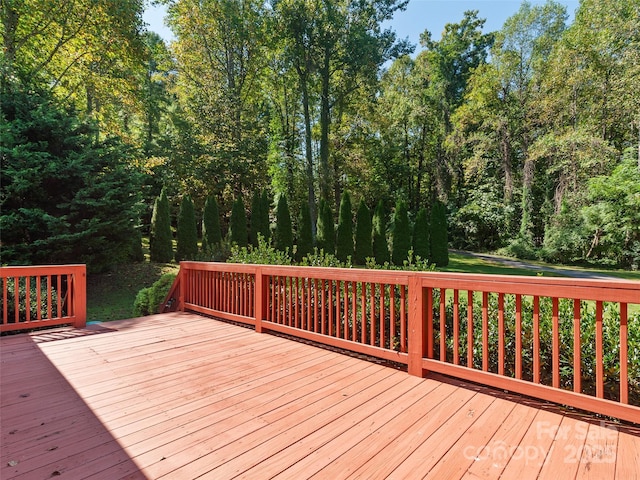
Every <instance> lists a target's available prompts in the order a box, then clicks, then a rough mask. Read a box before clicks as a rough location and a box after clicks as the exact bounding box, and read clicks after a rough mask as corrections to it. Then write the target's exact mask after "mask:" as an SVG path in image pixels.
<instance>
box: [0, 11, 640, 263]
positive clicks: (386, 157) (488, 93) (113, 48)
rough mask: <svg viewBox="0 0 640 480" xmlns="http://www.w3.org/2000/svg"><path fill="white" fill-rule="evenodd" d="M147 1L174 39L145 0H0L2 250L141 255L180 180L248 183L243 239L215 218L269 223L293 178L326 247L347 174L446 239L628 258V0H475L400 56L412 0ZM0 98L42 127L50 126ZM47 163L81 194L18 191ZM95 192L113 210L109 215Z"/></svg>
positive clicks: (181, 191)
mask: <svg viewBox="0 0 640 480" xmlns="http://www.w3.org/2000/svg"><path fill="white" fill-rule="evenodd" d="M161 3H163V4H165V5H167V8H168V17H167V19H166V21H167V23H168V25H169V26H170V27H171V29H172V31H173V34H174V36H175V41H174V42H172V44H171V45H170V46H167V45H166V44H165V42H164V41H163V40H162V39H161V38H160V37H158V36H157V35H155V34H153V33H151V32H145V31H144V27H143V22H142V11H143V8H144V2H142V1H141V0H130V1H126V2H121V1H116V0H95V1H94V0H92V1H88V0H69V1H66V2H50V1H48V0H25V1H22V2H15V1H5V2H2V4H1V7H0V8H1V9H2V10H1V11H2V19H3V21H2V24H1V25H0V33H1V34H2V40H3V49H2V53H1V54H0V76H1V78H0V83H1V85H2V89H3V93H5V94H7V98H3V101H2V105H3V107H2V108H3V112H5V114H4V117H3V120H2V122H3V134H2V135H3V138H2V144H3V146H7V145H8V147H6V150H7V151H8V150H11V157H7V158H9V159H10V160H11V162H12V163H11V164H9V163H7V166H6V171H4V170H3V172H2V173H3V192H2V202H3V205H2V206H3V209H2V216H3V220H2V221H3V224H2V227H3V261H4V258H7V259H9V260H8V261H11V262H20V263H27V262H29V263H41V262H44V261H53V260H50V258H51V248H50V247H51V245H53V242H55V243H56V252H55V253H56V255H55V260H56V261H68V260H67V259H70V260H69V261H73V262H77V261H88V262H90V263H91V264H93V265H94V267H93V268H99V269H100V268H106V266H107V265H106V264H107V263H113V262H116V263H117V262H119V261H122V259H126V258H127V257H137V258H140V252H139V245H138V244H137V239H138V238H139V233H136V232H134V229H135V228H138V227H139V226H141V227H142V232H143V233H146V232H147V231H148V230H149V228H150V223H151V222H150V220H151V218H150V217H151V216H150V215H149V213H150V212H151V210H152V205H153V201H154V198H155V197H156V196H158V195H159V194H160V190H161V188H163V187H164V188H166V195H167V200H168V202H169V204H168V210H170V211H171V212H176V211H177V210H178V206H179V200H180V199H182V198H183V197H185V196H186V195H189V196H190V197H191V198H192V200H193V202H194V205H195V208H197V210H198V212H200V211H202V209H203V208H204V205H205V202H206V200H207V198H209V197H215V198H216V199H217V201H218V205H219V208H220V211H221V212H229V211H231V210H232V205H233V204H234V203H235V199H238V198H243V199H245V200H246V201H248V199H249V198H253V201H252V207H251V217H250V220H251V223H250V227H251V228H250V235H249V232H247V235H246V237H247V239H246V240H245V239H244V237H245V235H244V233H240V232H239V231H238V228H239V227H238V225H236V226H235V227H234V226H233V225H227V221H229V223H233V222H236V221H237V215H233V214H232V215H231V216H230V218H228V217H227V216H226V214H225V215H221V223H222V225H221V227H222V228H221V230H223V231H227V227H228V226H229V227H230V228H229V230H230V231H231V232H232V233H233V232H235V233H234V235H235V234H238V235H239V237H242V238H238V239H237V240H236V241H237V242H238V243H239V244H240V245H244V244H245V243H246V241H247V240H249V237H250V241H251V243H252V244H253V245H256V244H257V238H258V233H262V235H263V236H264V237H265V238H266V239H268V237H269V235H270V231H269V216H268V215H269V212H268V208H266V209H265V208H264V205H266V202H264V200H265V197H268V198H278V197H279V196H280V195H282V194H285V195H286V196H287V199H288V202H289V207H290V209H291V214H292V215H293V217H294V218H296V219H297V218H300V219H301V223H302V217H301V212H302V211H303V210H304V209H307V210H308V211H309V214H310V220H311V227H312V229H311V230H312V232H311V237H312V238H313V237H316V238H317V242H318V247H319V248H320V249H321V250H324V251H325V252H326V253H331V254H333V253H334V252H336V253H338V252H337V250H336V245H335V242H336V238H335V232H334V221H335V219H334V218H333V215H331V218H329V216H328V215H327V211H328V212H336V211H338V208H339V202H340V194H341V193H342V192H346V191H349V192H350V195H352V198H351V201H352V202H353V204H354V205H355V204H358V205H359V204H360V203H361V201H362V200H364V201H365V202H367V203H368V205H369V207H372V206H373V202H374V201H382V204H383V206H384V208H386V209H387V213H388V212H389V211H390V207H391V206H392V205H394V204H397V203H398V202H399V201H401V202H404V203H405V204H406V207H407V213H408V217H409V218H410V219H413V218H417V217H416V215H417V213H418V211H419V210H420V208H421V207H423V206H424V207H426V208H427V210H431V209H432V208H434V206H435V205H436V203H435V202H436V201H439V202H442V203H443V204H444V205H445V207H446V209H445V211H446V216H447V218H446V224H447V225H449V232H448V238H449V241H450V244H451V246H452V247H457V248H464V249H472V250H498V249H502V251H503V252H504V253H507V254H510V255H518V256H522V257H529V258H542V259H547V260H551V261H554V262H589V263H597V264H601V265H605V266H619V267H624V268H638V265H639V264H640V260H639V257H640V253H639V252H640V240H639V239H638V231H637V225H639V224H640V214H639V213H638V208H637V194H635V193H633V192H636V191H637V185H638V183H639V182H638V175H639V168H640V166H639V165H638V128H639V126H640V124H639V123H638V122H639V121H640V119H639V118H638V113H637V112H638V111H640V96H638V95H637V87H636V86H637V85H638V83H639V79H640V38H639V37H638V35H637V32H638V31H639V29H640V15H639V14H638V10H639V8H640V7H639V5H638V0H581V2H580V6H579V8H578V9H577V11H576V13H575V17H574V18H575V19H574V20H573V23H572V24H570V25H569V24H567V19H568V18H569V17H568V15H567V11H566V8H565V7H564V6H563V5H561V4H559V3H557V2H555V1H553V0H550V1H547V2H545V3H531V2H523V3H522V4H521V5H520V8H519V9H518V10H517V11H516V12H515V13H514V14H513V15H512V16H511V17H509V18H508V19H507V20H506V22H505V23H504V25H503V26H502V28H500V29H499V30H498V31H495V32H489V31H487V29H486V26H485V22H484V20H483V19H482V11H467V12H465V13H464V14H463V16H462V18H458V19H450V21H451V23H449V24H447V25H445V27H444V29H443V31H442V34H441V35H440V36H439V37H438V38H436V37H435V36H432V33H431V32H429V31H424V33H423V34H422V35H421V38H420V46H419V48H420V50H419V51H418V52H417V53H416V54H415V55H412V56H410V55H409V54H410V53H411V52H412V50H413V48H414V47H413V46H412V45H409V44H408V43H407V42H406V41H398V40H397V38H396V34H395V32H393V31H391V30H388V29H386V25H388V23H387V22H388V20H390V19H391V18H392V17H393V15H394V14H395V13H396V12H398V11H399V10H402V9H404V8H405V7H406V5H407V1H405V0H361V1H355V0H333V1H331V2H322V1H315V0H314V1H307V0H278V1H275V0H274V1H271V0H269V1H266V2H263V1H259V0H243V1H236V0H171V1H168V0H167V1H163V2H161ZM479 5H480V4H479ZM480 9H482V5H480ZM400 36H401V37H402V36H404V32H400ZM42 91H47V92H50V93H51V96H47V98H46V99H45V100H38V99H42V98H43V95H42V94H41V93H39V92H42ZM20 92H22V93H20ZM27 92H29V94H28V95H27V94H26V93H27ZM32 93H33V94H32ZM27 97H33V98H27ZM30 102H31V103H30ZM18 104H19V105H21V107H20V108H16V105H18ZM11 109H14V110H16V111H19V112H22V113H20V115H22V118H24V119H30V120H29V122H30V121H31V120H33V121H34V122H35V124H34V125H35V126H34V129H33V132H35V131H37V130H39V129H40V130H41V131H42V129H43V128H44V129H45V130H47V132H49V133H48V134H47V135H44V136H43V137H42V142H40V141H38V142H32V141H30V140H29V138H27V137H29V136H30V135H31V130H30V127H29V128H27V126H26V125H27V123H29V122H26V123H24V124H22V126H21V125H19V124H18V123H16V122H15V121H14V117H15V116H13V117H12V116H11V115H7V113H6V112H9V110H11ZM29 115H31V116H29ZM80 119H82V121H81V120H80ZM85 119H86V120H90V121H91V123H90V125H91V127H89V126H88V125H89V123H87V122H85ZM25 121H26V120H25ZM38 122H40V126H38V125H37V124H38ZM65 122H66V123H65ZM65 125H66V126H65ZM20 132H23V133H24V137H25V138H21V137H20V135H22V133H20ZM36 144H37V147H36V146H35V145H36ZM18 145H26V148H23V149H20V148H18V147H17V146H18ZM54 147H55V148H54ZM58 147H60V148H61V150H59V151H54V150H55V149H56V148H58ZM71 151H73V155H71V154H69V155H67V153H69V152H71ZM89 152H91V154H89ZM40 153H42V154H43V156H40ZM46 156H49V157H50V158H49V157H47V158H45V157H46ZM17 159H20V161H18V160H17ZM52 159H55V160H52ZM65 162H68V163H67V164H65ZM76 164H78V166H77V165H76ZM89 164H91V166H89ZM31 165H34V167H32V166H31ZM70 165H73V167H70ZM14 167H15V168H14ZM3 169H5V162H4V159H3ZM43 171H46V173H47V175H50V172H53V173H51V175H52V176H50V177H49V178H51V179H52V180H53V183H56V182H57V183H63V184H67V185H69V190H70V191H73V192H79V193H78V195H76V197H74V198H75V200H74V202H75V203H73V202H71V199H69V198H60V196H59V193H60V192H52V196H51V197H50V198H51V199H53V201H50V200H47V205H46V206H37V205H35V204H29V205H26V206H24V207H23V206H19V207H14V206H11V201H13V200H11V199H10V198H9V197H10V196H11V195H14V194H15V193H14V190H15V188H16V185H18V184H20V187H19V188H24V189H28V190H29V191H30V192H36V193H35V194H34V202H35V201H36V199H37V198H38V197H39V196H41V193H42V192H43V190H42V189H41V190H39V191H38V189H37V187H38V185H37V181H36V180H34V178H36V177H42V174H43ZM98 172H100V173H99V174H98ZM14 178H16V179H18V180H17V181H16V182H15V183H14V182H13V179H14ZM79 178H85V179H89V180H86V182H85V183H92V182H95V184H92V186H91V187H86V185H84V186H83V185H81V184H82V181H80V180H79ZM5 179H11V181H9V182H5ZM93 179H96V180H95V181H94V180H93ZM123 179H126V180H127V183H126V185H124V186H123V185H122V183H123ZM139 180H140V181H141V183H142V184H140V182H139ZM27 185H34V188H31V187H28V186H27ZM48 185H49V184H48V183H47V188H49V186H48ZM107 185H109V186H107ZM86 188H89V189H94V190H92V191H91V192H88V191H87V190H86ZM101 188H104V190H100V189H101ZM127 189H130V190H127ZM5 190H6V192H5ZM25 191H26V190H25ZM254 192H255V193H254ZM257 192H262V195H261V197H262V200H263V207H261V208H258V193H257ZM48 194H49V193H47V195H48ZM252 194H253V197H251V195H252ZM116 197H117V203H118V208H117V209H113V208H111V206H109V205H107V204H109V203H110V202H115V199H116ZM47 198H49V197H47ZM89 199H90V200H89ZM140 199H141V200H142V201H143V202H144V204H145V205H144V206H145V207H146V208H143V209H141V212H135V210H136V208H135V205H136V203H137V202H138V201H139V200H140ZM67 207H68V208H69V209H70V211H69V212H65V211H64V209H65V208H67ZM316 207H317V209H316ZM163 208H164V207H163ZM109 209H111V212H112V213H110V214H109V217H110V218H113V219H116V218H121V219H122V222H121V221H120V220H113V222H112V223H113V224H116V223H117V224H118V226H117V227H115V228H113V225H109V226H106V227H105V228H104V229H103V228H102V227H101V226H100V225H101V221H102V219H104V218H105V217H104V212H105V211H107V210H109ZM5 212H6V213H5ZM70 212H72V213H70ZM140 213H142V215H140ZM124 216H128V217H129V218H128V220H127V225H126V227H125V222H124V219H123V218H122V217H124ZM32 217H33V218H32ZM338 217H340V215H338ZM265 218H266V220H265ZM377 218H378V220H377V222H378V225H377V227H376V225H375V222H374V225H373V230H372V231H373V236H374V240H373V242H372V243H373V245H374V252H373V254H374V256H375V257H376V258H377V259H378V261H382V262H384V261H385V260H384V258H387V257H388V253H386V254H385V253H384V249H385V248H387V247H388V246H385V245H383V244H386V236H387V231H386V221H387V220H388V218H387V217H386V216H385V212H382V213H381V214H380V215H378V217H377ZM231 220H233V222H231ZM256 220H257V221H256ZM110 222H111V220H110ZM105 223H108V222H102V225H103V226H104V224H105ZM340 223H341V222H340V218H338V224H340ZM213 228H214V229H215V230H218V228H217V227H213ZM65 229H66V230H71V232H69V231H66V230H65ZM246 229H247V225H246V222H245V225H244V227H242V230H243V231H244V230H246ZM151 230H152V231H153V226H151ZM203 230H205V229H203ZM297 230H298V235H299V236H300V234H301V233H302V225H298V226H297ZM125 231H126V232H127V233H126V235H125V234H123V235H121V233H123V232H125ZM7 232H8V233H7ZM389 233H391V240H392V242H393V243H396V242H395V238H394V235H393V231H392V232H389ZM203 234H204V232H203ZM306 234H307V232H305V235H306ZM152 236H153V235H152ZM203 236H204V235H203ZM339 236H340V238H341V241H342V239H343V238H344V237H343V236H342V233H340V235H339ZM356 236H357V235H356ZM5 238H6V239H8V241H7V242H5ZM17 238H20V239H28V240H25V243H19V242H18V240H16V239H17ZM31 238H33V241H31V240H30V239H31ZM125 238H127V239H129V240H130V241H129V244H128V245H126V246H125V245H124V240H123V239H125ZM383 238H384V239H385V241H384V242H383V241H382V240H383ZM131 239H134V240H135V245H134V247H135V248H133V247H132V243H134V241H132V240H131ZM203 240H206V241H205V242H204V245H205V249H207V248H208V249H210V248H212V247H211V242H210V241H209V239H208V235H207V236H205V238H204V239H203ZM20 241H22V240H20ZM70 243H73V244H74V245H76V246H77V245H80V246H82V248H81V249H76V247H75V246H70ZM106 243H109V245H112V246H113V248H111V247H108V248H106V247H105V244H106ZM217 243H218V242H217V240H214V241H213V244H217ZM339 243H340V242H339ZM305 244H306V241H305ZM207 245H208V247H207ZM340 248H342V247H340ZM415 248H416V246H415V245H414V250H415ZM217 251H218V252H222V251H227V249H226V247H223V246H222V244H220V248H218V249H217ZM414 253H415V252H414ZM431 254H432V255H433V252H431ZM339 255H340V256H341V257H344V255H343V253H342V251H341V252H339ZM354 255H356V252H355V251H354ZM152 257H154V258H156V259H158V257H157V255H155V254H153V255H152ZM396 260H399V259H396ZM357 261H358V262H362V258H359V259H358V260H357Z"/></svg>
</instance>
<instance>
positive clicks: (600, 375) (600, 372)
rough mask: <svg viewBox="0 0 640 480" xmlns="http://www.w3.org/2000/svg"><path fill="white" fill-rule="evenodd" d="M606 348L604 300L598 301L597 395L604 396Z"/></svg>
mask: <svg viewBox="0 0 640 480" xmlns="http://www.w3.org/2000/svg"><path fill="white" fill-rule="evenodd" d="M603 357H604V348H603V336H602V302H600V301H598V302H596V397H598V398H604V358H603Z"/></svg>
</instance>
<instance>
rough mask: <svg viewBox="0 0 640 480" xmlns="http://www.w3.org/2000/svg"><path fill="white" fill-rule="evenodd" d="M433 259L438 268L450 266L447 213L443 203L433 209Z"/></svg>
mask: <svg viewBox="0 0 640 480" xmlns="http://www.w3.org/2000/svg"><path fill="white" fill-rule="evenodd" d="M430 238H431V257H430V260H431V262H432V263H434V264H436V266H438V267H446V266H447V265H448V264H449V239H448V236H447V211H446V207H445V206H444V204H443V203H442V202H435V203H434V204H433V206H432V207H431V229H430Z"/></svg>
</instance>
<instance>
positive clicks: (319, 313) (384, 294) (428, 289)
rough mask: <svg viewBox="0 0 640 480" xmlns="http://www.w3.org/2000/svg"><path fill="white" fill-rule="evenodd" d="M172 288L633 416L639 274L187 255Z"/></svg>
mask: <svg viewBox="0 0 640 480" xmlns="http://www.w3.org/2000/svg"><path fill="white" fill-rule="evenodd" d="M173 288H174V292H176V293H177V296H178V298H177V303H174V305H177V308H179V309H181V310H190V311H195V312H200V313H204V314H209V315H213V316H216V317H220V318H224V319H229V320H234V321H238V322H242V323H246V324H250V325H253V326H255V329H256V331H257V332H264V331H274V332H281V333H285V334H289V335H293V336H296V337H299V338H304V339H308V340H313V341H316V342H320V343H323V344H326V345H331V346H334V347H339V348H343V349H347V350H350V351H354V352H357V353H362V354H367V355H372V356H376V357H379V358H383V359H386V360H392V361H395V362H399V363H404V364H406V365H407V366H408V371H409V373H410V374H412V375H418V376H424V375H425V374H426V373H428V372H429V371H433V372H439V373H443V374H446V375H451V376H455V377H458V378H462V379H466V380H470V381H474V382H478V383H481V384H484V385H488V386H493V387H497V388H501V389H505V390H510V391H513V392H517V393H521V394H524V395H529V396H533V397H537V398H542V399H545V400H549V401H553V402H556V403H561V404H565V405H570V406H573V407H576V408H581V409H584V410H589V411H592V412H595V413H600V414H604V415H609V416H614V417H618V418H621V419H624V420H629V421H634V422H638V423H640V385H639V384H638V382H639V381H640V379H639V378H638V377H639V376H640V373H639V367H638V365H637V364H632V359H637V357H638V353H637V352H638V351H639V349H640V344H638V339H631V340H630V338H629V326H628V325H629V322H630V321H632V322H640V315H637V314H634V315H632V316H630V315H629V306H630V305H634V306H633V307H631V308H635V309H637V308H638V307H637V305H638V304H640V282H632V281H604V280H576V279H557V278H542V277H519V276H495V275H474V274H453V273H438V272H404V271H381V270H360V269H337V268H318V267H289V266H267V265H238V264H220V263H200V262H182V263H181V269H180V274H179V275H178V278H177V279H176V282H175V284H174V287H173ZM634 328H635V329H638V328H640V325H638V326H634ZM634 331H637V330H634ZM605 340H606V341H605ZM634 342H635V343H634ZM549 345H550V347H549V348H547V346H549ZM607 345H608V346H609V347H608V348H609V349H612V350H615V351H607V350H606V348H607ZM612 345H614V347H612ZM630 352H631V355H630ZM605 367H606V368H605Z"/></svg>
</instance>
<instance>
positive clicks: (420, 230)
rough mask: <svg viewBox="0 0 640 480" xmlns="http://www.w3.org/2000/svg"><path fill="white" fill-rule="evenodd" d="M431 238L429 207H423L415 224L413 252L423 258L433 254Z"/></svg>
mask: <svg viewBox="0 0 640 480" xmlns="http://www.w3.org/2000/svg"><path fill="white" fill-rule="evenodd" d="M430 247H431V240H430V235H429V217H428V215H427V209H426V208H421V209H420V210H419V211H418V215H417V216H416V223H414V224H413V254H414V255H415V256H416V257H420V258H421V259H422V260H429V257H430V256H431V248H430Z"/></svg>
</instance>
